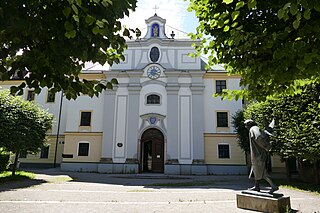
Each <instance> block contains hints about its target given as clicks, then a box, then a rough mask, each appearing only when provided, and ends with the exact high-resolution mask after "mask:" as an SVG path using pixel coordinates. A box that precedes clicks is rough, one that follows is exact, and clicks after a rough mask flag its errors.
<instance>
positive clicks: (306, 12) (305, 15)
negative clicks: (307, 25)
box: [303, 9, 311, 20]
mask: <svg viewBox="0 0 320 213" xmlns="http://www.w3.org/2000/svg"><path fill="white" fill-rule="evenodd" d="M310 15H311V11H310V9H307V10H305V11H304V13H303V17H304V18H305V19H307V20H308V19H310Z"/></svg>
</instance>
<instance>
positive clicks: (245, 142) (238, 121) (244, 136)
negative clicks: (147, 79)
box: [231, 110, 250, 154]
mask: <svg viewBox="0 0 320 213" xmlns="http://www.w3.org/2000/svg"><path fill="white" fill-rule="evenodd" d="M244 121H245V119H244V116H243V110H239V111H237V112H236V113H235V114H234V115H233V116H232V121H231V123H232V126H233V128H234V129H235V132H236V133H237V141H238V145H239V147H240V148H241V149H242V150H243V151H244V152H245V153H246V154H247V153H250V143H249V131H248V129H247V128H246V127H245V125H244Z"/></svg>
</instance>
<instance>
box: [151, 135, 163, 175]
mask: <svg viewBox="0 0 320 213" xmlns="http://www.w3.org/2000/svg"><path fill="white" fill-rule="evenodd" d="M163 148H164V147H163V141H160V140H157V139H154V140H152V171H153V172H163V169H164V156H163V155H164V150H163Z"/></svg>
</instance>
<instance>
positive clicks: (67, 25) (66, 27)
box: [64, 21, 73, 31]
mask: <svg viewBox="0 0 320 213" xmlns="http://www.w3.org/2000/svg"><path fill="white" fill-rule="evenodd" d="M64 28H65V29H66V30H67V31H71V30H73V24H71V23H70V22H69V21H66V22H64Z"/></svg>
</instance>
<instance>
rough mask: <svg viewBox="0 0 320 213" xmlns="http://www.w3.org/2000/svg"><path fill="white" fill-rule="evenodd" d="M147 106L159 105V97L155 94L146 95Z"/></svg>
mask: <svg viewBox="0 0 320 213" xmlns="http://www.w3.org/2000/svg"><path fill="white" fill-rule="evenodd" d="M147 104H160V96H159V95H156V94H152V95H148V96H147Z"/></svg>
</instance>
